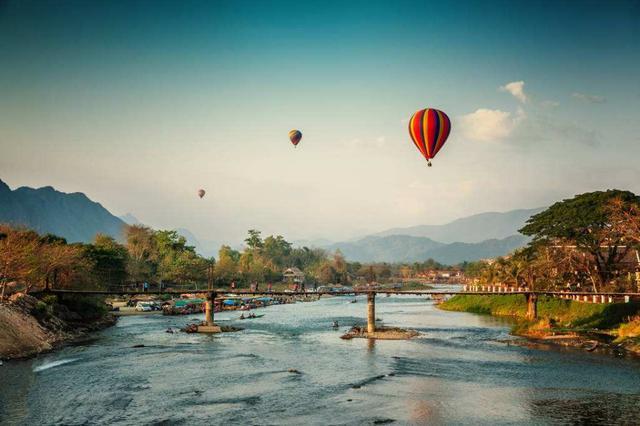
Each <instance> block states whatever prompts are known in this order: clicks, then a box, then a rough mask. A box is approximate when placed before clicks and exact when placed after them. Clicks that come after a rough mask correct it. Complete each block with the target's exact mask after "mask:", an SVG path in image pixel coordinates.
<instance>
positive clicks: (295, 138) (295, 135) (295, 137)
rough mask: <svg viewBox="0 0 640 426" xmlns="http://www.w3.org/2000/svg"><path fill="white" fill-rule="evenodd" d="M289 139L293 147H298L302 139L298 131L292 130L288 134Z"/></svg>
mask: <svg viewBox="0 0 640 426" xmlns="http://www.w3.org/2000/svg"><path fill="white" fill-rule="evenodd" d="M289 139H291V143H292V144H293V146H298V144H299V143H300V139H302V132H301V131H300V130H295V129H294V130H292V131H290V132H289Z"/></svg>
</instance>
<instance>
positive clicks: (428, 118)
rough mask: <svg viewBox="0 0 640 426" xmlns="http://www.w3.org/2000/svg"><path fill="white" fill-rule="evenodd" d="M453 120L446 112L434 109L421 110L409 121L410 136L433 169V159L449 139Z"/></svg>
mask: <svg viewBox="0 0 640 426" xmlns="http://www.w3.org/2000/svg"><path fill="white" fill-rule="evenodd" d="M450 131H451V120H449V117H447V114H445V113H444V112H442V111H440V110H437V109H433V108H427V109H421V110H420V111H417V112H416V113H415V114H413V116H411V120H409V134H410V135H411V139H413V143H414V144H415V145H416V147H417V148H418V150H419V151H420V152H421V153H422V155H423V156H424V158H425V159H426V160H427V164H428V165H429V167H431V159H432V158H433V157H435V156H436V154H437V153H438V151H440V149H441V148H442V146H443V145H444V143H445V142H446V141H447V138H448V137H449V132H450Z"/></svg>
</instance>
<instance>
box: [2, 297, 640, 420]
mask: <svg viewBox="0 0 640 426" xmlns="http://www.w3.org/2000/svg"><path fill="white" fill-rule="evenodd" d="M351 299H352V298H351V297H335V298H328V299H323V300H321V301H319V302H313V303H298V304H293V305H284V306H272V307H268V308H266V309H262V310H260V311H259V313H263V314H265V316H264V317H262V318H258V319H253V320H244V321H240V320H239V319H238V316H239V312H225V313H220V314H217V315H216V319H217V320H219V321H220V323H224V324H232V325H236V326H241V327H245V329H244V330H243V331H240V332H237V333H227V334H222V335H217V336H206V335H188V334H184V333H177V334H168V333H166V332H165V330H166V329H167V328H168V327H174V328H175V327H181V326H183V325H184V324H186V323H187V322H189V321H193V320H194V319H196V318H197V319H201V318H202V317H201V316H200V317H197V316H189V317H165V316H159V315H153V316H135V317H123V318H121V319H120V321H119V322H118V324H117V325H116V326H115V327H113V328H111V329H108V330H105V331H103V332H102V333H100V334H98V335H97V338H96V339H95V340H93V341H91V342H90V343H88V344H85V345H82V346H73V347H66V348H64V349H62V350H60V351H57V352H55V353H52V354H48V355H44V356H41V357H39V358H37V359H34V360H28V361H19V362H9V363H7V362H5V364H4V365H3V366H0V424H3V425H4V424H24V425H43V424H65V425H80V424H185V425H197V424H243V425H244V424H295V425H300V424H381V423H391V422H392V421H395V422H396V423H397V424H425V423H428V424H443V423H444V424H523V423H526V424H580V423H583V424H584V423H585V422H586V423H588V422H594V423H609V424H620V423H627V424H638V422H640V420H639V419H640V363H639V362H638V361H636V360H629V359H616V358H613V357H610V356H606V355H598V354H592V353H582V352H578V351H563V352H559V351H542V350H535V349H528V348H524V347H521V346H518V345H514V344H510V343H509V341H510V340H511V339H512V338H511V337H510V336H509V334H508V331H509V325H508V324H507V323H506V322H504V321H501V320H497V319H493V318H490V317H484V316H477V315H473V314H466V313H455V312H444V311H440V310H438V309H437V308H436V307H435V306H434V305H433V302H431V301H426V300H425V299H424V298H420V297H411V296H395V297H388V298H387V297H380V296H379V297H378V299H377V306H376V307H377V316H378V317H379V318H381V319H382V320H383V321H384V323H385V324H388V325H401V326H406V327H412V328H414V329H417V330H418V331H420V332H421V333H422V335H421V337H420V338H417V339H415V340H412V341H378V342H375V343H374V342H368V341H366V340H362V339H354V340H351V341H345V340H341V339H340V338H339V335H340V334H341V333H342V332H344V331H345V330H346V329H347V328H348V326H350V325H353V324H355V323H363V321H364V316H365V311H366V298H364V297H358V303H349V301H350V300H351ZM333 320H337V321H339V323H340V325H341V328H340V330H338V331H336V330H333V329H332V328H331V323H332V321H333ZM139 344H142V345H145V347H143V348H132V346H134V345H139ZM289 369H297V370H299V372H300V373H301V374H295V373H290V372H288V371H287V370H289Z"/></svg>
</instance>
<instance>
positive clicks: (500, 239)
mask: <svg viewBox="0 0 640 426" xmlns="http://www.w3.org/2000/svg"><path fill="white" fill-rule="evenodd" d="M541 210H542V208H538V209H528V210H512V211H508V212H502V213H499V212H489V213H481V214H476V215H473V216H468V217H464V218H460V219H457V220H454V221H452V222H450V223H446V224H443V225H419V226H412V227H406V228H393V229H388V230H386V231H382V232H379V233H376V234H372V235H368V236H365V237H363V238H360V239H357V240H350V241H343V242H337V243H331V242H330V241H328V240H323V239H316V240H310V241H295V242H294V245H295V246H303V245H307V246H315V247H322V248H325V249H327V250H329V251H335V250H337V249H339V250H341V251H342V252H343V253H344V255H345V256H346V258H347V259H348V260H352V261H359V262H371V261H375V262H417V261H424V260H426V259H428V258H432V259H434V260H436V261H438V262H441V263H445V264H455V263H459V262H462V261H465V260H467V261H472V260H478V259H483V258H491V257H496V256H502V255H505V254H507V253H509V252H511V251H513V250H514V249H516V248H518V247H521V246H523V245H525V244H526V243H527V241H528V240H527V238H526V237H524V236H522V235H520V234H518V229H520V228H521V227H522V226H523V225H524V223H525V222H526V220H527V219H528V218H529V217H530V216H532V215H533V214H536V213H538V212H540V211H541ZM0 223H11V224H14V225H23V226H26V227H29V228H32V229H35V230H36V231H38V232H40V233H52V234H56V235H60V236H62V237H64V238H66V239H67V240H68V241H70V242H90V241H92V240H93V238H94V237H95V235H96V234H97V233H103V234H107V235H111V236H112V237H114V238H116V239H117V240H122V228H123V226H124V225H125V224H126V223H128V224H141V222H140V221H139V220H138V219H137V218H136V217H135V216H133V215H132V214H131V213H127V214H126V215H124V216H122V217H120V218H119V217H116V216H114V215H113V214H111V213H110V212H109V211H108V210H107V209H105V208H104V207H103V206H102V205H101V204H100V203H97V202H94V201H92V200H90V199H89V198H88V197H87V196H86V195H85V194H83V193H80V192H75V193H64V192H60V191H57V190H55V189H54V188H52V187H50V186H46V187H43V188H38V189H34V188H28V187H20V188H17V189H15V190H11V188H9V186H8V185H7V184H6V183H4V182H2V181H1V180H0ZM176 230H177V231H178V233H180V234H181V235H183V236H184V237H185V238H186V239H187V242H188V243H189V244H190V245H192V246H194V247H196V250H197V251H198V252H199V253H201V254H203V255H205V256H215V255H217V250H218V248H219V247H220V244H221V243H222V242H217V241H209V240H202V239H199V238H197V237H196V236H195V235H193V233H191V232H190V231H189V230H187V229H184V228H178V229H176Z"/></svg>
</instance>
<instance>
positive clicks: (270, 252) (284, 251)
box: [262, 235, 291, 269]
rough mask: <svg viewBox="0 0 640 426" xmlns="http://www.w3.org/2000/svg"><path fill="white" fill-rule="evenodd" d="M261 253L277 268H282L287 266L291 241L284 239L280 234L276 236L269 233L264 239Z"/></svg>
mask: <svg viewBox="0 0 640 426" xmlns="http://www.w3.org/2000/svg"><path fill="white" fill-rule="evenodd" d="M262 254H263V256H264V257H265V258H267V259H268V260H269V261H271V262H272V263H273V264H274V265H276V266H277V267H278V268H279V269H282V268H284V267H285V266H288V263H289V257H290V255H291V243H290V242H288V241H286V240H285V239H284V238H283V237H282V235H278V236H276V237H274V236H273V235H270V236H268V237H267V238H265V239H264V243H263V249H262Z"/></svg>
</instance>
